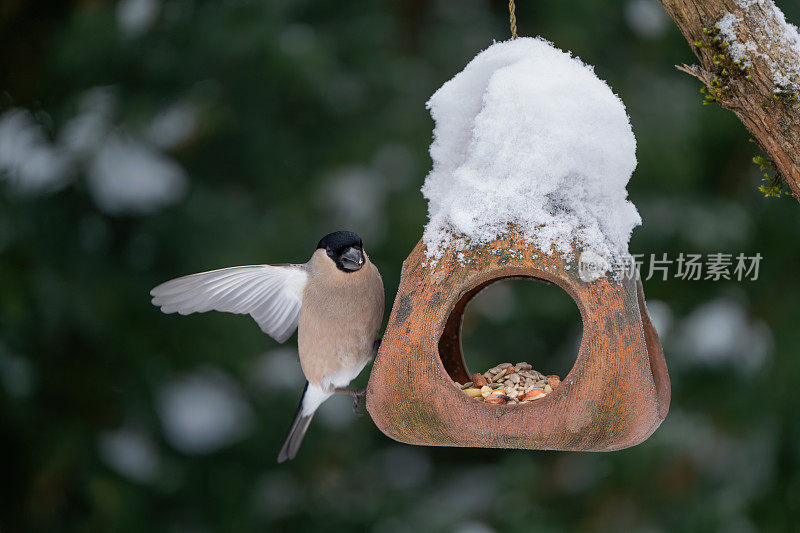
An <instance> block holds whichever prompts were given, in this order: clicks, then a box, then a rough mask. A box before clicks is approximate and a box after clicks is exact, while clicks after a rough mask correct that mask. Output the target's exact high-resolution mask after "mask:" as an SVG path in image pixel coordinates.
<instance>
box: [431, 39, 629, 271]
mask: <svg viewBox="0 0 800 533" xmlns="http://www.w3.org/2000/svg"><path fill="white" fill-rule="evenodd" d="M427 105H428V108H429V109H430V112H431V116H432V117H433V119H434V121H435V123H436V125H435V128H434V140H433V143H432V144H431V147H430V154H431V158H432V159H433V169H432V170H431V172H430V173H429V174H428V176H427V178H426V179H425V184H424V186H423V187H422V192H423V194H424V196H425V198H427V199H428V202H429V203H428V216H429V218H430V220H429V222H428V224H427V226H426V228H425V233H424V236H423V240H424V242H425V244H426V255H427V256H428V257H429V258H433V259H434V260H435V259H437V258H439V257H441V255H442V253H443V250H444V248H445V247H448V246H455V247H456V248H457V249H462V248H464V247H466V245H467V244H473V245H474V244H485V243H488V242H490V241H492V240H494V239H496V238H498V237H500V236H502V235H503V234H504V233H506V232H507V231H508V227H509V224H513V225H514V226H515V227H516V229H517V231H519V232H520V233H521V234H522V236H523V237H524V238H525V240H527V241H528V242H530V243H532V244H534V245H536V246H537V247H539V248H540V249H541V250H544V251H545V252H547V253H549V252H550V250H551V247H554V248H555V249H556V250H558V251H559V252H562V253H564V254H566V255H569V254H571V252H572V245H573V243H575V242H577V243H578V246H579V247H580V248H581V249H583V250H589V251H591V252H594V253H595V254H597V255H599V256H600V257H601V258H603V259H605V260H607V261H608V262H609V263H614V262H616V260H618V259H619V258H620V257H621V256H623V255H626V254H627V253H628V240H629V239H630V235H631V232H632V231H633V228H634V227H636V226H637V225H639V224H640V223H641V219H640V217H639V213H638V212H637V211H636V207H635V206H634V205H633V204H632V203H631V202H630V201H628V199H627V196H628V193H627V190H626V189H625V186H626V185H627V183H628V180H629V179H630V177H631V173H632V172H633V170H634V168H635V167H636V154H635V152H636V139H635V138H634V136H633V131H632V130H631V126H630V121H629V119H628V115H627V113H626V111H625V106H624V105H623V103H622V101H621V100H620V99H619V97H617V96H616V95H615V94H614V93H613V92H612V90H611V89H610V88H609V87H608V85H607V84H606V83H605V82H604V81H603V80H601V79H600V78H598V77H597V75H596V74H595V73H594V70H593V69H592V67H590V66H588V65H586V64H584V63H582V62H581V61H580V60H579V59H577V58H573V57H572V56H571V55H570V54H569V53H566V52H563V51H562V50H559V49H557V48H555V47H554V46H553V45H552V44H551V43H549V42H548V41H545V40H544V39H541V38H519V39H515V40H512V41H505V42H500V43H495V44H493V45H492V46H490V47H489V48H487V49H486V50H484V51H483V52H482V53H480V54H479V55H478V56H476V57H475V58H474V59H473V60H472V61H471V62H470V63H469V64H468V65H467V66H466V67H465V68H464V70H463V71H461V72H460V73H458V74H457V75H456V76H455V77H453V78H452V79H451V80H450V81H448V82H446V83H445V84H444V85H442V87H441V88H440V89H439V90H438V91H436V93H434V95H433V96H432V97H431V98H430V100H429V101H428V104H427Z"/></svg>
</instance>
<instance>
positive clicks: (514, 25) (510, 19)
mask: <svg viewBox="0 0 800 533" xmlns="http://www.w3.org/2000/svg"><path fill="white" fill-rule="evenodd" d="M514 9H515V6H514V0H508V13H509V15H508V23H509V25H510V26H511V38H512V39H516V38H517V15H515V14H514Z"/></svg>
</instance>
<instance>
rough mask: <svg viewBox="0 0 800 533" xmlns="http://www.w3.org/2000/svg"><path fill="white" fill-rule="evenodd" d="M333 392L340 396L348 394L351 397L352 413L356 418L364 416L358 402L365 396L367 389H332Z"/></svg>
mask: <svg viewBox="0 0 800 533" xmlns="http://www.w3.org/2000/svg"><path fill="white" fill-rule="evenodd" d="M333 392H338V393H341V394H349V395H350V396H352V397H353V412H354V413H355V414H357V415H358V416H364V413H363V412H361V407H360V406H359V405H358V400H359V399H360V398H362V397H364V396H366V394H367V389H359V390H352V389H333Z"/></svg>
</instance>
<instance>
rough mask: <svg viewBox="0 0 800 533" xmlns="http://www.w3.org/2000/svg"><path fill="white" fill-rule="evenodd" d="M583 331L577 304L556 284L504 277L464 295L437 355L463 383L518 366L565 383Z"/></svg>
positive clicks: (533, 278)
mask: <svg viewBox="0 0 800 533" xmlns="http://www.w3.org/2000/svg"><path fill="white" fill-rule="evenodd" d="M582 333H583V321H582V319H581V315H580V310H579V308H578V306H577V305H576V303H575V301H574V300H573V298H572V297H571V296H570V294H569V293H568V292H566V291H565V290H563V289H562V288H561V287H559V286H558V285H557V284H555V283H552V282H550V281H547V280H543V279H539V278H536V277H529V276H509V277H501V278H498V279H493V280H489V281H487V282H484V283H482V284H480V285H478V286H477V287H474V288H473V289H471V290H469V291H468V292H466V293H465V294H463V295H462V297H461V298H460V299H459V300H458V302H457V303H456V305H455V307H454V308H453V310H452V312H451V313H450V315H449V317H448V320H447V323H446V326H445V328H444V331H443V333H442V335H441V337H440V339H439V344H438V352H439V357H440V359H441V361H442V364H443V366H444V368H445V370H446V371H447V373H448V375H449V376H450V378H451V379H452V380H453V381H455V382H457V383H459V384H464V383H468V382H470V381H471V379H472V378H471V376H472V375H473V373H479V374H484V373H486V372H488V371H490V369H492V368H493V367H495V365H499V364H503V363H510V364H512V365H516V364H517V363H520V362H526V363H528V364H530V365H531V366H532V369H531V370H530V372H533V373H534V374H538V373H541V374H542V375H556V376H559V377H560V378H562V379H563V378H564V377H565V376H566V374H567V373H568V372H569V371H570V370H571V368H572V366H573V365H574V363H575V360H576V358H577V354H578V349H579V348H580V342H581V336H582ZM528 388H531V387H528Z"/></svg>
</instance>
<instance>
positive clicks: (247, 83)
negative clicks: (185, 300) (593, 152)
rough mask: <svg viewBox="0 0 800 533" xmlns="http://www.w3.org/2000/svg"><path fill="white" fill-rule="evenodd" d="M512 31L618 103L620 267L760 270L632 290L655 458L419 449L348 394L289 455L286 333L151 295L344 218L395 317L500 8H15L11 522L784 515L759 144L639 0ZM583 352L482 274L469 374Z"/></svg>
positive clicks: (652, 8) (8, 172)
mask: <svg viewBox="0 0 800 533" xmlns="http://www.w3.org/2000/svg"><path fill="white" fill-rule="evenodd" d="M779 6H780V7H782V8H783V9H784V10H785V12H786V15H787V18H788V19H789V20H790V21H794V22H797V21H798V20H800V5H798V4H797V3H795V2H779ZM517 14H518V20H519V27H520V33H521V34H523V35H542V36H544V37H546V38H547V39H549V40H551V41H553V42H554V43H555V44H556V45H557V46H558V47H560V48H563V49H569V50H571V51H572V52H573V53H575V54H576V55H578V56H580V57H581V58H583V59H584V60H585V61H587V62H588V63H590V64H592V65H595V67H596V72H597V73H598V75H599V76H600V77H601V78H603V79H605V80H607V81H608V82H609V84H610V85H611V86H612V87H613V89H614V90H615V91H616V92H617V93H618V94H619V95H620V96H621V97H622V99H623V100H624V102H625V103H626V105H627V107H628V112H629V113H630V116H631V121H632V124H633V128H634V132H635V134H636V137H637V139H638V159H639V166H638V168H637V170H636V172H635V173H634V176H633V178H632V180H631V183H630V185H629V191H630V197H631V199H632V200H633V202H634V203H635V204H636V205H637V206H638V208H639V211H640V212H641V215H642V218H643V220H644V224H643V226H642V227H640V228H638V229H636V230H635V232H634V235H633V239H632V241H631V252H633V253H642V254H656V255H658V256H659V257H660V256H661V254H663V253H667V254H669V255H670V257H675V256H677V254H678V253H680V252H684V253H690V252H692V253H711V252H724V253H732V254H738V253H740V252H744V253H745V254H748V255H753V254H755V253H756V252H758V253H761V254H762V256H763V258H764V259H763V261H762V263H761V270H760V275H759V278H758V280H757V281H743V282H737V281H735V280H732V281H720V282H713V283H712V282H710V281H707V282H704V281H699V282H690V281H681V280H675V279H668V280H667V281H662V280H661V279H660V278H659V277H658V276H657V277H656V278H654V279H651V280H649V281H645V290H646V294H647V296H648V302H649V306H650V310H651V313H652V314H653V316H654V319H655V321H656V323H657V326H658V329H659V332H660V334H661V336H662V339H663V343H664V348H665V352H666V356H667V363H668V365H669V368H670V375H671V378H672V407H671V411H670V414H669V417H668V418H667V420H666V421H665V422H664V424H663V425H662V426H661V428H660V429H659V430H658V431H657V432H656V433H655V434H654V435H653V436H652V437H651V438H650V439H649V440H648V441H646V442H645V443H643V444H641V445H639V446H637V447H634V448H632V449H628V450H624V451H621V452H616V453H604V454H581V453H555V452H531V451H498V450H487V449H448V448H421V447H412V446H406V445H403V444H399V443H396V442H394V441H392V440H390V439H389V438H387V437H385V436H384V435H382V434H381V433H380V432H379V431H378V430H377V429H376V428H375V426H374V425H373V423H372V422H371V421H370V419H369V417H362V418H357V417H355V416H354V415H353V413H352V410H351V408H350V404H349V401H348V400H347V399H346V398H336V399H333V400H331V401H329V402H328V403H327V404H325V406H324V407H323V408H322V409H321V411H320V413H319V415H318V417H317V418H316V419H315V420H314V423H313V425H312V428H311V430H310V431H309V433H308V435H307V438H306V441H305V443H304V445H303V448H302V449H301V451H300V454H299V456H298V458H297V459H296V460H295V461H292V462H289V463H286V464H283V465H278V464H277V463H276V462H275V458H276V455H277V452H278V449H279V447H280V444H281V442H282V440H283V437H284V435H285V431H286V429H287V428H288V425H289V423H290V420H291V418H292V415H293V412H294V409H295V406H296V403H297V401H298V398H299V394H300V389H301V386H302V378H301V374H300V369H299V364H298V361H297V356H296V351H295V347H294V342H295V341H294V338H293V339H291V340H290V341H289V342H287V343H286V345H283V346H281V345H278V344H277V343H275V342H274V341H272V340H271V339H270V338H268V337H266V336H265V335H263V334H262V333H261V332H260V331H259V329H258V327H257V326H256V325H255V324H254V323H253V322H252V321H251V320H249V319H248V318H245V317H238V316H231V315H224V314H214V313H211V314H204V315H192V316H189V317H179V316H175V315H163V314H161V313H160V312H159V311H158V310H157V309H156V308H154V307H152V306H151V305H150V303H149V296H148V291H149V289H150V288H151V287H153V286H155V285H156V284H158V283H160V282H162V281H164V280H166V279H169V278H172V277H176V276H178V275H183V274H187V273H192V272H197V271H202V270H208V269H212V268H219V267H224V266H230V265H239V264H252V263H262V262H265V263H269V262H286V261H290V262H303V261H305V260H306V258H307V257H308V256H309V255H310V253H311V252H312V251H313V248H314V246H315V244H316V242H317V240H318V239H319V238H320V237H321V236H322V235H323V234H325V233H327V232H329V231H332V230H334V229H340V228H347V229H352V230H354V231H357V232H358V233H360V234H361V235H362V236H363V238H364V241H365V246H366V248H367V250H368V252H369V253H370V254H371V257H372V259H373V261H374V262H375V263H376V264H377V265H378V267H379V268H380V269H381V271H382V273H383V276H384V282H385V285H386V292H387V305H389V304H391V302H392V300H393V296H394V294H395V291H396V289H397V284H398V278H399V273H400V265H401V262H402V261H403V259H404V258H405V256H406V255H407V254H408V252H409V251H410V250H411V248H412V247H413V246H414V244H415V243H416V242H417V240H418V239H419V238H420V236H421V233H422V227H423V225H424V224H425V221H426V205H425V201H424V200H423V198H422V196H421V194H420V193H419V187H420V186H421V184H422V181H423V179H424V177H425V174H426V172H427V171H428V170H429V168H430V159H429V157H428V154H427V149H428V144H429V142H430V140H431V130H432V127H433V123H432V121H431V119H430V117H429V115H428V113H427V111H426V110H425V105H424V104H425V102H426V100H427V98H428V97H429V96H430V95H431V94H432V93H433V92H434V91H435V90H436V89H437V88H438V87H439V86H440V85H441V84H442V83H443V82H444V81H446V80H447V79H449V78H450V77H452V76H453V75H454V74H455V73H457V72H458V71H459V70H461V69H462V68H463V66H464V65H465V64H466V63H467V62H468V61H469V60H470V59H471V58H472V57H473V56H474V55H475V54H476V53H478V52H479V51H480V50H482V49H484V48H486V47H487V46H488V45H489V44H491V42H492V40H493V39H497V40H502V39H505V38H507V36H508V22H507V19H508V12H507V4H506V3H505V2H502V1H493V2H488V1H485V0H483V1H479V0H462V1H458V2H456V1H446V0H438V1H431V0H405V1H396V2H307V1H297V0H293V1H289V0H280V1H272V0H236V1H224V2H223V1H210V0H208V1H200V0H163V1H161V0H122V1H121V2H118V3H115V2H103V1H89V0H83V1H71V2H70V1H63V2H48V1H36V0H31V1H24V0H5V1H4V2H3V3H2V4H0V90H1V91H2V95H1V97H2V103H0V105H1V106H2V109H0V169H2V170H1V171H2V175H1V177H0V438H1V439H2V440H1V441H0V442H2V448H3V449H4V450H5V451H4V452H3V459H4V460H3V466H2V467H0V487H2V488H0V530H2V531H3V532H6V531H9V532H13V531H168V532H205V531H278V530H288V531H295V530H296V531H305V530H308V531H317V530H333V531H338V530H349V531H362V530H366V531H378V532H401V531H460V532H463V533H480V532H492V531H497V532H500V531H542V532H545V531H562V530H575V529H579V530H582V531H621V530H640V531H641V530H644V531H674V530H678V531H733V532H739V531H742V532H747V531H787V530H791V529H793V528H796V527H797V524H798V523H800V416H798V413H800V394H798V382H799V380H800V357H799V356H800V354H798V349H797V346H798V344H800V328H798V327H797V324H798V319H800V310H798V307H799V306H798V295H800V287H799V286H798V285H799V284H798V278H797V275H796V274H797V272H798V264H799V263H800V252H798V249H797V246H796V244H795V243H797V242H798V241H799V240H800V224H799V222H800V206H798V205H797V202H796V201H794V200H792V199H781V200H775V199H765V198H763V197H762V195H761V193H759V192H758V191H757V189H756V187H757V186H758V185H759V177H760V176H759V173H758V169H757V168H756V166H755V165H753V164H752V163H751V161H750V160H751V158H752V157H753V156H754V155H758V152H757V149H756V147H755V145H753V144H751V143H749V142H748V137H749V134H748V132H747V131H746V130H745V129H744V127H743V126H742V125H741V124H740V123H739V122H738V121H737V120H736V118H735V117H734V116H733V115H732V114H731V113H729V112H727V111H724V110H722V109H720V108H719V107H718V106H702V105H701V102H702V95H701V94H700V92H699V84H698V83H697V82H696V80H693V79H690V78H689V77H688V76H686V75H685V74H682V73H679V72H678V71H676V70H675V69H674V68H673V65H674V64H676V63H681V62H691V61H692V60H693V55H692V53H691V51H690V49H689V48H688V47H687V46H686V43H685V41H684V39H683V37H682V36H681V35H680V34H679V32H678V30H677V29H676V28H675V27H674V26H673V25H672V23H671V21H669V20H668V18H667V17H666V15H665V13H664V12H663V10H662V9H661V7H660V5H659V4H658V3H657V2H656V1H655V0H626V1H602V2H601V1H596V0H570V1H563V2H544V1H538V2H534V1H524V0H522V1H520V2H519V5H518V9H517ZM387 315H388V309H387ZM579 339H580V318H579V316H578V312H577V308H576V307H575V305H574V303H572V301H571V300H570V299H569V297H568V296H567V295H566V294H564V293H563V292H561V291H560V290H559V289H556V288H554V287H548V286H544V285H541V284H535V283H531V282H525V281H515V282H509V283H508V284H506V285H494V286H492V287H490V288H489V289H487V290H486V291H484V292H483V293H482V294H481V295H480V296H479V297H478V298H477V299H476V300H475V301H474V303H473V304H471V305H470V308H469V310H468V315H467V316H466V321H465V350H466V352H467V361H468V364H469V365H470V367H471V368H472V369H473V370H484V369H486V368H488V367H489V366H492V365H494V364H496V363H500V362H504V361H511V362H516V361H521V360H527V361H528V362H531V363H532V364H533V365H534V367H535V368H537V369H539V370H541V371H543V372H545V373H552V372H557V373H559V374H560V375H561V376H562V377H563V376H564V374H565V373H566V372H567V371H568V370H569V368H570V365H571V361H573V360H574V356H575V347H576V345H577V343H578V341H579ZM367 378H368V372H367V371H365V372H364V374H363V375H362V376H361V377H359V378H358V381H357V384H361V385H363V384H365V383H366V381H367ZM792 524H794V525H792Z"/></svg>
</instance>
